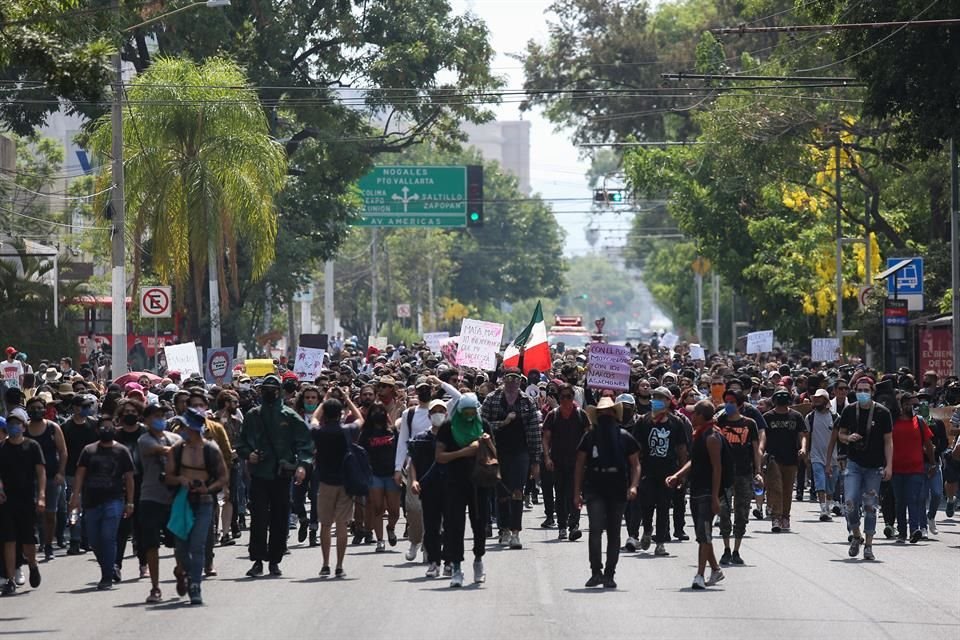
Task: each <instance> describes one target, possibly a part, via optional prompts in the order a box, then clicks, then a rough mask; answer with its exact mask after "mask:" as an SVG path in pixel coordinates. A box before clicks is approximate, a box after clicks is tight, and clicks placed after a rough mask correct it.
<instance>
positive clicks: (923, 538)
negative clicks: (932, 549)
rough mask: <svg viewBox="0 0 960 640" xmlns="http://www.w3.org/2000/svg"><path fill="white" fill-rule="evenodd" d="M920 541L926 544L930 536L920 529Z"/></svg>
mask: <svg viewBox="0 0 960 640" xmlns="http://www.w3.org/2000/svg"><path fill="white" fill-rule="evenodd" d="M920 539H921V540H923V541H924V542H927V541H929V540H930V536H928V535H927V530H926V529H920Z"/></svg>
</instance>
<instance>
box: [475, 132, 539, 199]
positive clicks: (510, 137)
mask: <svg viewBox="0 0 960 640" xmlns="http://www.w3.org/2000/svg"><path fill="white" fill-rule="evenodd" d="M461 129H462V130H463V132H464V133H465V134H467V144H468V145H469V146H473V147H476V148H477V149H478V150H479V151H480V153H481V154H482V155H483V157H484V159H485V160H495V161H497V162H498V163H500V166H501V167H503V169H505V170H506V171H509V172H510V173H512V174H513V175H514V176H515V177H516V178H517V182H518V184H519V186H520V191H521V192H522V193H523V194H524V195H530V123H529V122H528V121H526V120H506V121H497V122H487V123H485V124H464V125H462V126H461Z"/></svg>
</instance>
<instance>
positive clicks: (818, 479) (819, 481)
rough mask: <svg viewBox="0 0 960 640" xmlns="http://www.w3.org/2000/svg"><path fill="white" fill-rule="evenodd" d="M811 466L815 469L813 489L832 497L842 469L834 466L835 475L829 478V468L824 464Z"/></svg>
mask: <svg viewBox="0 0 960 640" xmlns="http://www.w3.org/2000/svg"><path fill="white" fill-rule="evenodd" d="M810 466H811V467H812V468H813V488H814V489H815V490H816V491H826V492H827V493H829V494H831V495H832V494H833V489H834V487H835V486H836V484H837V478H838V477H839V475H840V467H838V466H837V465H833V475H831V476H830V477H827V468H826V466H825V465H824V464H823V463H822V462H813V463H811V465H810Z"/></svg>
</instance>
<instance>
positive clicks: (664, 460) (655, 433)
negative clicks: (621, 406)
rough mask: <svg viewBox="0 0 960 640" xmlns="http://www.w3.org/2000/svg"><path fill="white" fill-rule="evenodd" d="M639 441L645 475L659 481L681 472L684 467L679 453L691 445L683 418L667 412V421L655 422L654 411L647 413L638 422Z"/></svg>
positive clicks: (637, 434) (641, 462) (637, 438)
mask: <svg viewBox="0 0 960 640" xmlns="http://www.w3.org/2000/svg"><path fill="white" fill-rule="evenodd" d="M636 440H637V443H638V444H639V445H640V467H641V469H642V470H643V477H644V478H654V479H659V480H662V479H664V478H666V477H667V476H669V475H670V474H672V473H675V472H676V471H677V469H678V468H679V467H680V461H679V458H678V455H677V452H678V450H679V449H680V447H685V446H686V445H687V444H688V443H687V432H686V429H684V426H683V421H681V420H680V418H678V417H677V416H674V415H671V414H667V419H666V420H664V421H663V422H654V421H653V414H647V415H646V416H644V417H643V419H642V420H640V423H639V424H638V425H637V430H636Z"/></svg>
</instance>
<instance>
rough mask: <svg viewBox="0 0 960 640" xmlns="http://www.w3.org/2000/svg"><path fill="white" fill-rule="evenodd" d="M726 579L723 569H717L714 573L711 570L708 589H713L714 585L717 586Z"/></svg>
mask: <svg viewBox="0 0 960 640" xmlns="http://www.w3.org/2000/svg"><path fill="white" fill-rule="evenodd" d="M724 578H726V576H725V575H723V569H717V570H716V571H714V570H713V569H711V570H710V577H709V578H707V586H708V587H712V586H713V585H715V584H717V583H718V582H723V579H724Z"/></svg>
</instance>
